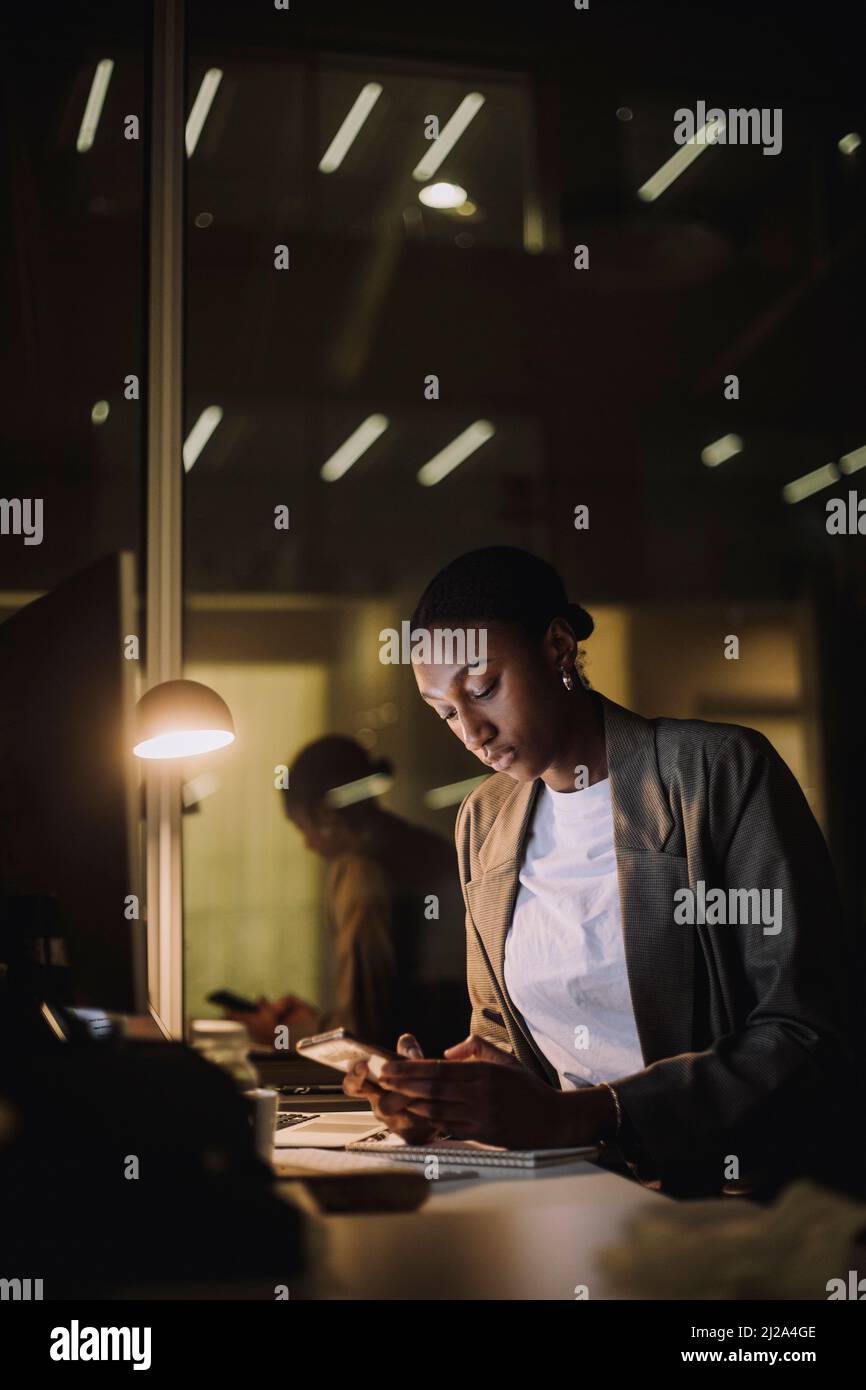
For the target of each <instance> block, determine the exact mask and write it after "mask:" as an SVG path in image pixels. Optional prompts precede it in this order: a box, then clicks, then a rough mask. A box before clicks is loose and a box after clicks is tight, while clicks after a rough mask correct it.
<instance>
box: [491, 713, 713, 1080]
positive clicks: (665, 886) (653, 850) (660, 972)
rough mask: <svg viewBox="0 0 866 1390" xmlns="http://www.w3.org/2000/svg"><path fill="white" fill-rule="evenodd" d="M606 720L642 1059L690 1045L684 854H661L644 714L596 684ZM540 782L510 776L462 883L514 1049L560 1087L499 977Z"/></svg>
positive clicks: (658, 792) (666, 821) (655, 779)
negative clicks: (678, 908) (677, 900)
mask: <svg viewBox="0 0 866 1390" xmlns="http://www.w3.org/2000/svg"><path fill="white" fill-rule="evenodd" d="M593 698H594V699H595V700H596V702H597V703H598V705H599V707H600V710H601V713H602V716H603V721H604V733H605V743H606V747H607V764H608V776H609V778H610V791H611V805H612V810H613V825H614V849H615V852H616V860H617V877H618V882H619V893H620V905H621V910H622V922H623V944H624V950H625V959H626V971H627V974H628V980H629V988H630V991H631V998H632V1006H633V1008H634V1013H635V1023H636V1026H637V1033H638V1038H639V1040H640V1045H641V1051H642V1053H643V1060H644V1065H646V1066H648V1065H649V1064H650V1063H651V1062H654V1061H656V1060H658V1059H659V1058H661V1057H670V1056H676V1055H677V1054H678V1053H680V1052H685V1051H688V1050H689V1049H690V1047H691V1033H692V1008H693V992H694V985H693V966H694V933H693V932H690V931H688V929H686V931H684V932H682V933H681V932H680V930H679V929H678V928H676V927H675V926H674V924H673V907H674V899H673V894H674V892H675V890H676V889H677V888H679V887H684V886H686V885H687V884H688V874H687V870H686V865H685V861H684V860H682V859H678V858H676V857H675V856H672V855H668V854H665V853H664V852H663V848H662V847H663V845H664V844H665V842H666V840H667V839H668V838H669V836H670V834H671V831H672V830H673V820H672V818H671V814H670V810H669V808H668V804H667V798H666V796H665V792H664V788H663V787H662V784H661V780H660V778H659V774H658V769H657V766H656V758H655V737H654V733H653V729H652V726H651V724H650V723H649V721H648V720H646V719H643V718H641V716H640V715H636V714H633V713H632V712H631V711H630V710H627V709H624V708H623V707H622V706H621V705H617V704H615V703H614V702H613V701H612V700H608V699H607V698H606V697H605V696H604V695H599V694H597V693H596V692H593ZM542 785H543V783H542V782H541V779H540V778H536V779H535V780H534V781H532V782H518V783H515V786H514V790H513V792H512V793H511V795H510V796H509V797H508V798H507V800H506V801H505V803H504V805H503V806H502V809H501V810H500V812H499V814H498V816H497V818H496V821H495V822H494V825H493V828H492V830H491V831H490V834H489V835H488V836H487V839H486V840H485V842H484V845H483V846H482V848H481V850H480V851H479V863H480V865H481V870H482V873H481V875H480V876H479V877H477V878H475V879H472V880H470V881H469V883H467V885H466V893H467V898H468V900H469V909H470V913H471V917H472V920H473V923H474V925H475V930H476V933H477V938H478V942H479V945H480V946H481V948H482V950H483V953H484V955H485V957H486V960H487V966H488V969H489V971H490V974H491V977H492V980H493V983H494V984H495V987H496V992H497V995H498V997H499V1001H500V1006H501V1008H502V1016H503V1020H504V1022H505V1025H506V1028H507V1031H508V1035H509V1038H510V1039H511V1043H512V1046H513V1047H514V1051H515V1055H516V1056H517V1057H519V1058H520V1060H521V1061H522V1062H523V1063H524V1064H525V1065H527V1066H528V1067H530V1069H531V1070H535V1071H536V1072H539V1073H540V1074H541V1075H542V1076H543V1077H544V1078H545V1079H546V1080H548V1081H549V1082H550V1083H551V1084H552V1085H554V1086H558V1085H559V1080H558V1077H557V1074H556V1072H555V1070H554V1069H553V1067H551V1065H550V1063H549V1062H548V1061H547V1058H546V1057H545V1056H544V1054H543V1053H542V1052H541V1050H540V1049H539V1048H538V1046H537V1044H536V1043H535V1040H534V1039H533V1037H532V1034H531V1033H530V1031H529V1028H528V1027H527V1025H526V1022H525V1020H524V1019H523V1018H522V1016H521V1014H520V1012H519V1010H518V1009H517V1007H516V1006H515V1004H514V1003H513V1001H512V1000H511V998H510V996H509V994H508V990H507V988H506V985H505V938H506V936H507V935H508V929H509V927H510V925H511V918H512V914H513V911H514V904H515V900H516V897H517V890H518V887H519V873H520V865H521V863H522V860H523V855H524V851H525V847H526V839H527V834H528V831H529V827H530V824H531V820H532V814H533V811H534V809H535V805H536V800H537V797H538V794H539V792H540V790H541V787H542Z"/></svg>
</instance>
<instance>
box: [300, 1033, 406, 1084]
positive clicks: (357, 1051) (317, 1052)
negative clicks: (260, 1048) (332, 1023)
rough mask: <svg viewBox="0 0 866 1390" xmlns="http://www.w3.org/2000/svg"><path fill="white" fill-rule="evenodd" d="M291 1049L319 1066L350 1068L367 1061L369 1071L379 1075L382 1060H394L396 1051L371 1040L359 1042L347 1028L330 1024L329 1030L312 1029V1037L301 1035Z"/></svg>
mask: <svg viewBox="0 0 866 1390" xmlns="http://www.w3.org/2000/svg"><path fill="white" fill-rule="evenodd" d="M295 1051H296V1052H297V1053H299V1054H300V1055H301V1056H302V1057H312V1059H313V1061H314V1062H321V1063H322V1066H325V1067H333V1068H334V1069H335V1071H346V1072H348V1071H351V1070H352V1067H353V1066H354V1065H355V1063H356V1062H367V1063H369V1066H370V1075H371V1076H372V1077H373V1078H375V1077H377V1076H378V1075H379V1072H380V1071H381V1070H382V1067H383V1066H384V1065H385V1063H386V1062H390V1061H396V1060H397V1053H396V1052H389V1051H388V1049H387V1048H385V1047H377V1046H376V1044H375V1043H365V1042H362V1041H361V1039H360V1038H356V1037H355V1035H354V1033H350V1032H349V1030H348V1029H347V1028H333V1029H332V1030H331V1032H330V1033H316V1034H315V1036H314V1037H312V1038H301V1040H300V1042H299V1043H298V1044H297V1046H296V1047H295Z"/></svg>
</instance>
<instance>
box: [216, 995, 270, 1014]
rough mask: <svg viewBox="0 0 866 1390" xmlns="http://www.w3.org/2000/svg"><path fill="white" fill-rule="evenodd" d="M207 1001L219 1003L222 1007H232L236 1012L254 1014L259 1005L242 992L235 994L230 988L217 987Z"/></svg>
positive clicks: (233, 1011)
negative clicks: (246, 997)
mask: <svg viewBox="0 0 866 1390" xmlns="http://www.w3.org/2000/svg"><path fill="white" fill-rule="evenodd" d="M207 1002H208V1003H209V1004H217V1005H219V1007H220V1008H221V1009H231V1011H232V1013H234V1014H254V1013H256V1012H257V1011H258V1007H259V1006H258V1004H254V1003H253V1001H252V1000H251V999H245V998H244V996H243V995H242V994H233V993H232V991H231V990H230V989H215V990H214V992H213V994H209V995H208V997H207Z"/></svg>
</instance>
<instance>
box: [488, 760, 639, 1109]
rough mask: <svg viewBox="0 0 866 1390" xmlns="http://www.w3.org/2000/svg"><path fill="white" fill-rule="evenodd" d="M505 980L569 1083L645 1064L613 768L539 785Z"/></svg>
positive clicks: (586, 1082) (592, 1081) (587, 1082)
mask: <svg viewBox="0 0 866 1390" xmlns="http://www.w3.org/2000/svg"><path fill="white" fill-rule="evenodd" d="M505 984H506V987H507V989H508V993H509V994H510V996H511V998H512V999H513V1001H514V1003H515V1004H516V1005H517V1008H518V1009H519V1010H520V1012H521V1014H522V1015H523V1017H524V1019H525V1020H526V1024H527V1026H528V1028H529V1030H530V1032H531V1033H532V1036H533V1038H534V1039H535V1041H536V1043H537V1045H538V1047H539V1048H540V1049H541V1051H542V1052H543V1053H544V1055H545V1057H546V1058H547V1059H548V1061H549V1062H550V1064H551V1066H553V1067H554V1068H555V1069H556V1071H557V1072H558V1074H559V1079H560V1085H561V1086H562V1088H563V1090H567V1091H570V1090H574V1089H576V1088H577V1087H578V1086H592V1085H596V1084H597V1083H598V1082H599V1081H615V1080H616V1079H617V1078H619V1077H623V1076H630V1075H631V1074H632V1073H633V1072H636V1071H642V1070H643V1067H644V1061H643V1056H642V1053H641V1050H640V1042H639V1039H638V1035H637V1028H636V1026H635V1019H634V1010H633V1008H632V1002H631V992H630V990H629V984H628V976H627V974H626V964H625V948H624V946H623V939H622V912H621V909H620V900H619V886H618V882H617V873H616V853H615V851H614V846H613V813H612V810H611V804H610V781H609V779H608V778H606V777H605V778H604V779H603V780H602V781H601V782H596V783H594V785H593V786H591V787H585V788H584V789H583V791H574V792H554V791H551V790H550V788H549V787H548V786H546V785H543V786H542V788H541V790H540V792H539V794H538V799H537V801H536V805H535V812H534V815H533V819H532V824H531V826H530V830H529V835H528V837H527V844H526V852H525V855H524V860H523V867H522V868H521V870H520V886H519V888H518V891H517V898H516V900H515V904H514V913H513V915H512V919H511V925H510V927H509V930H508V935H507V937H506V940H505ZM576 1030H581V1031H576Z"/></svg>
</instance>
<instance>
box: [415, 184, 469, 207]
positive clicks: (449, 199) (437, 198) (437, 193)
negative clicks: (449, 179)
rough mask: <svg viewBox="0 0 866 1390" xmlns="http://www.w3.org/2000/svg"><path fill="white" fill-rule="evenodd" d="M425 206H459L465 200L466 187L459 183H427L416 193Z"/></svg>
mask: <svg viewBox="0 0 866 1390" xmlns="http://www.w3.org/2000/svg"><path fill="white" fill-rule="evenodd" d="M418 201H419V202H421V203H423V204H424V206H425V208H459V207H462V206H463V204H464V203H465V202H466V201H467V194H466V189H465V188H461V187H460V185H459V183H428V184H427V185H426V187H424V188H422V189H421V191H420V192H419V194H418Z"/></svg>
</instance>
